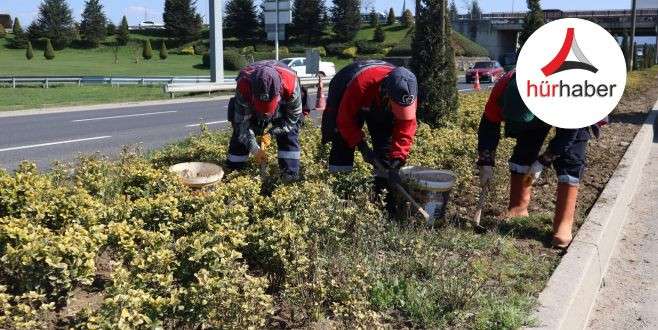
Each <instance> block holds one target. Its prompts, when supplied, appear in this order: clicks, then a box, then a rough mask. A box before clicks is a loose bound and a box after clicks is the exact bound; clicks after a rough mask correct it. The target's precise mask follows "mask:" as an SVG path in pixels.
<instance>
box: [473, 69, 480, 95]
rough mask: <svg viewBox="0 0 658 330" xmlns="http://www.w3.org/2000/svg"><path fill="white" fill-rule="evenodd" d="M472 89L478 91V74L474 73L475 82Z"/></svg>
mask: <svg viewBox="0 0 658 330" xmlns="http://www.w3.org/2000/svg"><path fill="white" fill-rule="evenodd" d="M473 89H474V90H476V91H479V90H480V89H481V87H480V73H479V72H477V71H475V82H474V83H473Z"/></svg>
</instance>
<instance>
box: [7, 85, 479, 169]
mask: <svg viewBox="0 0 658 330" xmlns="http://www.w3.org/2000/svg"><path fill="white" fill-rule="evenodd" d="M483 87H484V88H486V86H483ZM458 88H459V89H460V90H461V91H462V92H467V91H468V90H469V89H470V88H471V86H469V85H466V84H459V85H458ZM310 99H311V100H310V101H311V102H315V101H314V97H313V96H311V97H310ZM227 106H228V101H227V100H212V101H208V102H192V103H182V104H167V105H157V106H153V105H150V106H135V107H129V108H120V109H116V108H115V109H104V110H90V111H75V112H61V113H47V112H46V113H40V114H35V115H28V116H15V117H11V116H10V117H3V118H0V168H4V169H7V170H14V169H15V168H16V167H17V166H18V164H19V163H20V162H21V161H22V160H29V161H34V162H35V163H36V164H37V165H38V167H39V168H41V169H46V168H48V167H49V166H50V165H51V163H52V162H53V161H71V160H74V159H75V158H76V157H77V156H78V155H79V154H81V153H82V154H91V153H95V152H100V153H102V154H105V155H109V156H115V155H117V154H118V153H119V152H120V151H121V148H122V147H123V146H125V145H140V146H141V148H142V149H143V150H144V151H148V150H152V149H154V148H158V147H161V146H163V145H165V144H168V143H171V142H174V141H177V140H180V139H182V138H185V137H186V136H189V135H190V134H192V133H195V132H198V130H199V127H198V126H199V124H200V123H202V122H203V123H206V124H207V125H208V127H209V128H211V129H221V128H225V127H226V126H227V125H228V123H227V111H226V109H227Z"/></svg>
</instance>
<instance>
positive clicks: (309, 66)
mask: <svg viewBox="0 0 658 330" xmlns="http://www.w3.org/2000/svg"><path fill="white" fill-rule="evenodd" d="M318 72H320V52H319V51H318V50H317V49H307V50H306V74H317V73H318Z"/></svg>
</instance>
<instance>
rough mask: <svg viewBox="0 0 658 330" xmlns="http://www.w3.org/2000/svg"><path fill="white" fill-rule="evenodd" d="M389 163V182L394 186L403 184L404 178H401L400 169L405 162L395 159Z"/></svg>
mask: <svg viewBox="0 0 658 330" xmlns="http://www.w3.org/2000/svg"><path fill="white" fill-rule="evenodd" d="M386 163H387V168H388V182H389V183H390V184H391V185H393V184H401V183H402V178H401V177H400V168H401V167H402V165H403V163H404V162H403V161H402V160H400V159H393V160H391V161H389V162H386Z"/></svg>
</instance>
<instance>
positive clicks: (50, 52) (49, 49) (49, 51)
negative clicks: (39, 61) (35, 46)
mask: <svg viewBox="0 0 658 330" xmlns="http://www.w3.org/2000/svg"><path fill="white" fill-rule="evenodd" d="M43 57H45V58H46V59H47V60H52V59H54V58H55V49H53V43H52V42H51V41H50V39H46V49H45V50H44V51H43Z"/></svg>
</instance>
